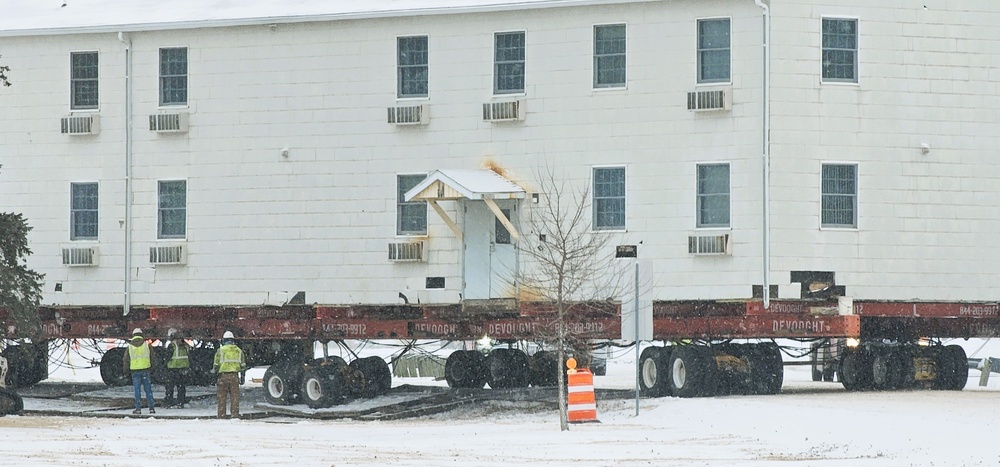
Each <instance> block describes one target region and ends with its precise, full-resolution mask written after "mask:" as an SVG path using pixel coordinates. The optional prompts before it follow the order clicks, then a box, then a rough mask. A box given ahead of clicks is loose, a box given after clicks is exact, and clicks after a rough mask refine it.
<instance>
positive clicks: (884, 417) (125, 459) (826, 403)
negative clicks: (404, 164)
mask: <svg viewBox="0 0 1000 467" xmlns="http://www.w3.org/2000/svg"><path fill="white" fill-rule="evenodd" d="M956 343H961V344H963V346H965V347H966V349H967V352H968V353H969V354H970V356H979V357H985V356H994V357H1000V345H998V343H996V342H992V341H991V342H989V343H987V345H986V346H985V347H983V348H982V349H980V350H979V352H978V353H976V350H977V348H978V347H979V346H980V344H982V341H978V342H977V341H969V342H964V343H963V342H956ZM611 356H612V358H611V359H610V360H609V361H608V375H607V376H602V377H596V378H595V385H596V386H598V387H599V388H600V387H604V388H619V389H629V388H633V387H634V378H633V374H634V364H635V360H634V352H633V351H616V352H615V353H614V354H613V355H611ZM88 372H92V370H76V371H75V372H71V371H69V370H66V369H61V370H59V371H56V374H54V375H53V377H52V379H55V380H58V379H65V380H71V381H80V380H83V381H86V380H88V378H91V377H92V374H88ZM995 376H996V377H995V378H993V379H991V381H990V382H989V383H990V384H989V385H988V386H987V387H979V386H978V381H979V372H978V371H975V370H972V371H970V373H969V384H968V385H967V386H966V389H965V390H964V391H961V392H952V391H899V392H860V393H848V392H845V391H843V389H842V388H841V387H840V385H839V384H838V383H816V382H812V381H811V374H810V371H809V367H807V366H788V367H786V377H785V385H784V387H783V388H782V393H781V394H780V395H776V396H726V397H711V398H698V399H678V398H661V399H642V400H640V404H639V415H638V416H636V415H635V410H636V408H635V400H634V399H625V400H608V401H599V402H598V418H599V419H600V423H591V424H580V425H572V426H571V429H570V430H569V431H566V432H561V431H560V430H559V421H558V415H557V413H556V412H555V411H554V410H553V409H552V408H551V406H550V405H549V404H533V403H516V404H515V403H509V402H499V401H484V402H482V403H477V404H475V405H470V406H463V407H461V408H459V409H456V410H452V411H449V412H446V413H441V414H437V415H430V416H426V417H422V418H415V419H407V420H400V421H391V422H385V421H382V422H360V421H354V420H350V421H345V420H335V421H332V420H328V421H320V420H301V419H293V418H284V417H277V418H266V419H259V420H215V419H211V418H205V419H165V418H162V417H161V418H144V419H135V418H125V417H122V418H100V419H95V418H79V417H64V416H58V417H54V416H16V417H2V418H0V446H2V449H0V455H2V456H3V464H4V465H12V466H13V465H18V466H20V465H25V466H47V465H53V466H55V465H58V466H65V465H88V466H89V465H108V466H118V465H122V466H124V465H151V466H157V465H168V464H174V465H177V464H183V465H194V466H200V465H210V466H257V465H296V466H382V465H400V466H439V465H461V466H494V465H556V466H560V465H567V466H568V465H587V466H590V465H600V466H605V465H606V466H640V465H656V466H664V465H665V466H691V465H693V466H704V465H709V466H761V465H768V466H770V465H782V466H788V465H793V466H852V467H853V466H909V465H915V466H975V465H996V464H997V460H996V459H997V457H996V455H995V446H994V445H995V437H994V436H995V433H994V432H993V430H994V429H995V428H994V426H995V420H994V418H995V417H996V416H997V415H996V413H997V410H996V409H997V402H998V401H1000V375H995ZM250 380H251V377H249V376H248V383H247V385H248V386H253V384H254V383H252V382H249V381H250ZM396 384H423V385H440V384H441V383H440V382H436V381H432V380H430V379H429V378H400V379H397V380H396ZM251 390H252V389H251ZM32 403H39V402H32ZM40 403H42V404H45V403H46V402H40ZM53 403H55V402H53Z"/></svg>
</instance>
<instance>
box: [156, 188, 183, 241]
mask: <svg viewBox="0 0 1000 467" xmlns="http://www.w3.org/2000/svg"><path fill="white" fill-rule="evenodd" d="M157 194H158V198H159V201H158V210H157V222H156V232H157V235H156V238H184V237H185V236H186V235H187V181H185V180H166V181H160V182H159V183H158V189H157Z"/></svg>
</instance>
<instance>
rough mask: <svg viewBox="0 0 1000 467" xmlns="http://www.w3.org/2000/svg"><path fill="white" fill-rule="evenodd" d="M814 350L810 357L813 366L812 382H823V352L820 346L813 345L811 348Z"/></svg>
mask: <svg viewBox="0 0 1000 467" xmlns="http://www.w3.org/2000/svg"><path fill="white" fill-rule="evenodd" d="M810 347H811V348H812V356H811V357H809V361H810V363H811V365H812V380H813V381H823V362H821V361H820V352H822V350H820V349H821V345H820V344H818V343H817V344H813V345H811V346H810Z"/></svg>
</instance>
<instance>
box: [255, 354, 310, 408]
mask: <svg viewBox="0 0 1000 467" xmlns="http://www.w3.org/2000/svg"><path fill="white" fill-rule="evenodd" d="M303 370H304V367H303V365H302V363H299V362H296V361H292V360H282V361H280V362H278V363H275V364H274V365H271V366H270V367H269V368H268V369H267V371H265V372H264V398H265V399H267V401H268V402H269V403H271V404H275V405H287V404H294V403H295V402H297V401H298V400H299V391H300V389H301V386H302V373H303Z"/></svg>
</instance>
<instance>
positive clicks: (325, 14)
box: [0, 0, 654, 36]
mask: <svg viewBox="0 0 1000 467" xmlns="http://www.w3.org/2000/svg"><path fill="white" fill-rule="evenodd" d="M642 1H654V0H282V1H275V0H170V1H166V0H0V12H3V14H2V15H0V36H32V35H47V34H72V33H85V32H133V31H154V30H166V29H190V28H199V27H216V26H236V25H253V24H272V23H273V24H278V23H295V22H308V21H335V20H341V19H363V18H380V17H394V16H418V15H435V14H457V13H472V12H484V11H498V10H516V9H532V8H552V7H560V6H581V5H606V4H615V3H634V2H642Z"/></svg>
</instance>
